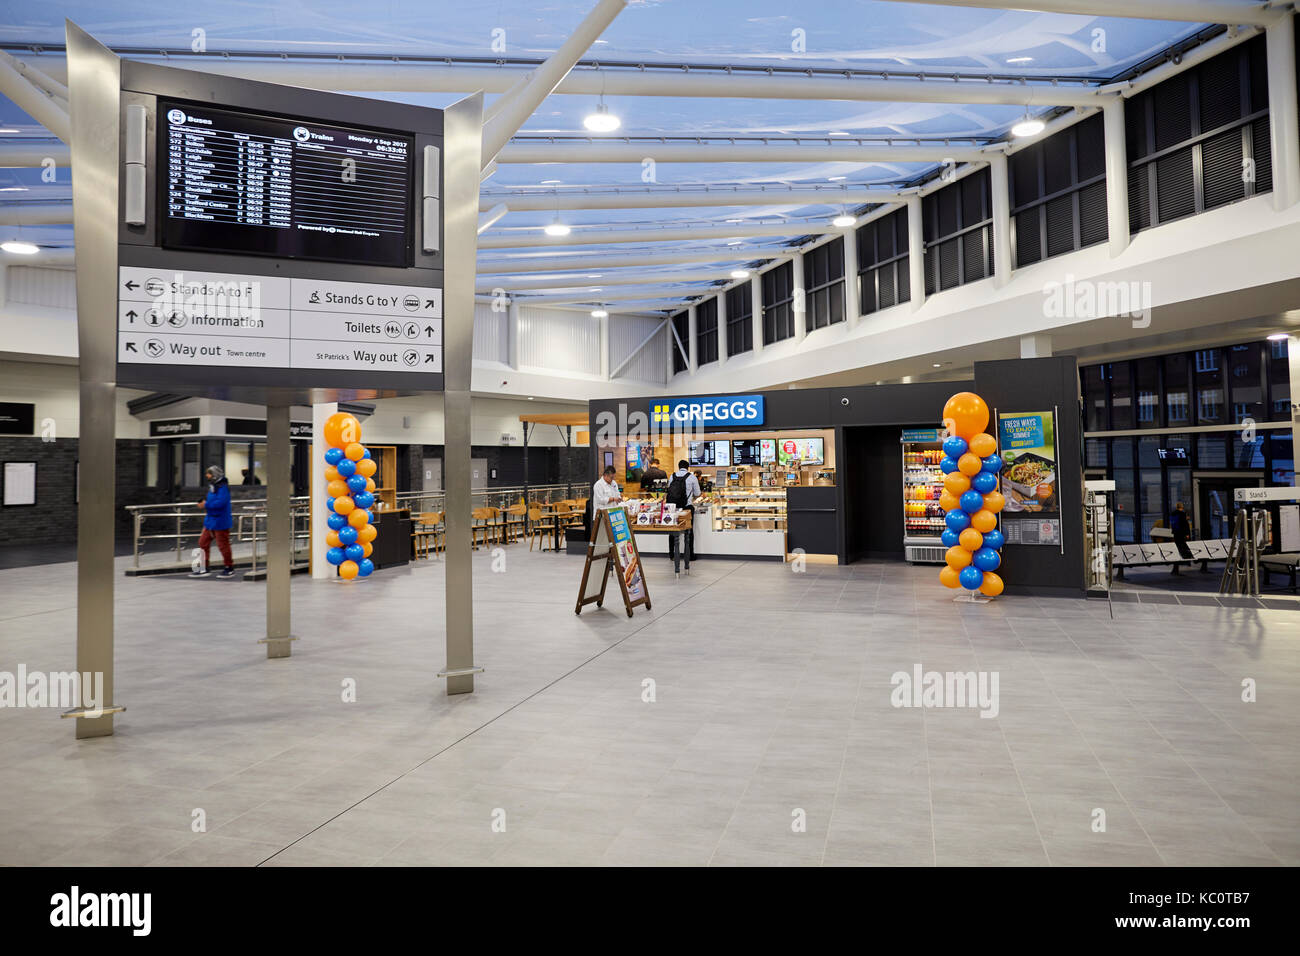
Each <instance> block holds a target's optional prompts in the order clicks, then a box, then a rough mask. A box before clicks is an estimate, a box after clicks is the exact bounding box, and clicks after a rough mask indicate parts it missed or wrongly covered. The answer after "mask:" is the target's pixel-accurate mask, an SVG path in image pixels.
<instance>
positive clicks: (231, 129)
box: [158, 99, 415, 268]
mask: <svg viewBox="0 0 1300 956" xmlns="http://www.w3.org/2000/svg"><path fill="white" fill-rule="evenodd" d="M414 154H415V139H414V137H413V136H410V135H408V134H403V133H393V132H386V131H380V130H367V129H355V128H350V127H343V126H333V125H327V124H322V123H317V122H315V121H313V120H307V119H293V118H287V117H280V116H269V115H264V114H258V113H246V112H235V111H233V110H224V109H214V108H212V107H208V106H202V105H197V104H192V103H176V102H170V101H166V100H161V99H160V100H159V101H158V180H159V190H160V207H161V215H160V220H161V223H162V244H163V246H165V247H168V248H173V249H198V250H205V251H210V252H232V253H239V254H243V255H259V256H275V257H277V258H285V259H322V260H328V261H334V262H353V263H360V264H366V265H379V266H393V267H395V268H405V267H407V266H409V265H410V264H411V250H412V247H413V242H412V235H413V228H412V219H411V206H410V200H409V197H410V196H411V195H412V191H413V171H414Z"/></svg>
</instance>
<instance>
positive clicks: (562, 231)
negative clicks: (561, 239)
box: [545, 222, 573, 236]
mask: <svg viewBox="0 0 1300 956" xmlns="http://www.w3.org/2000/svg"><path fill="white" fill-rule="evenodd" d="M545 231H546V234H547V235H548V236H567V235H568V234H569V233H570V232H572V231H573V230H572V229H570V228H569V227H568V226H566V225H565V224H564V223H562V222H553V223H551V224H550V225H549V226H547V227H546V230H545Z"/></svg>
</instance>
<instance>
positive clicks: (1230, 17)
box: [887, 0, 1291, 26]
mask: <svg viewBox="0 0 1300 956" xmlns="http://www.w3.org/2000/svg"><path fill="white" fill-rule="evenodd" d="M887 2H890V3H930V4H934V5H936V6H944V7H979V8H982V9H992V10H1005V9H1007V8H1008V7H1013V8H1014V9H1016V10H1028V11H1031V12H1034V13H1073V14H1078V15H1080V16H1090V17H1125V18H1134V19H1138V20H1176V21H1178V22H1181V23H1226V24H1240V23H1249V24H1252V25H1255V26H1263V25H1265V24H1267V23H1268V22H1269V21H1270V20H1272V19H1275V18H1276V17H1278V16H1281V15H1282V13H1283V12H1284V11H1285V10H1286V9H1288V8H1289V7H1290V6H1291V4H1290V3H1289V2H1287V3H1268V2H1258V0H1240V2H1238V0H1137V2H1135V0H1013V2H1011V3H1008V0H887Z"/></svg>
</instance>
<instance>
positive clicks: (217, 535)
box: [190, 465, 235, 578]
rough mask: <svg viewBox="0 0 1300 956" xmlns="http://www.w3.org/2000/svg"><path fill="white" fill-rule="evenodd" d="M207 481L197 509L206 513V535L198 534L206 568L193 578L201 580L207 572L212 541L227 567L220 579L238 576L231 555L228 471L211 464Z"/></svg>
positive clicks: (204, 527)
mask: <svg viewBox="0 0 1300 956" xmlns="http://www.w3.org/2000/svg"><path fill="white" fill-rule="evenodd" d="M204 477H205V478H207V479H208V494H207V497H205V498H204V499H203V500H202V501H200V502H198V507H199V508H200V509H202V511H203V533H202V534H201V535H199V550H201V551H202V552H203V569H202V570H201V571H195V572H194V573H193V574H191V575H190V576H191V577H195V578H199V577H203V576H204V575H205V574H207V573H208V549H209V548H210V547H211V546H212V542H213V540H215V541H216V542H217V549H218V550H219V551H220V552H221V560H222V561H223V562H224V563H225V568H223V569H222V571H221V575H220V576H221V577H223V578H229V577H233V576H234V574H235V560H234V558H232V557H231V555H230V526H231V525H232V524H233V523H234V519H233V518H232V516H231V513H230V482H229V481H228V480H227V479H226V475H225V472H223V471H222V470H221V468H220V467H219V466H217V465H209V466H208V470H207V471H206V472H205V473H204Z"/></svg>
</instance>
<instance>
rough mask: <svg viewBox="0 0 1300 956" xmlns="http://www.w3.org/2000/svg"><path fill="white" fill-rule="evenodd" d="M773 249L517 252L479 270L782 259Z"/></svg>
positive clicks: (597, 268)
mask: <svg viewBox="0 0 1300 956" xmlns="http://www.w3.org/2000/svg"><path fill="white" fill-rule="evenodd" d="M788 257H789V256H788V254H782V253H781V252H778V251H776V250H773V249H754V248H745V247H743V246H734V247H728V248H725V249H708V250H702V251H698V252H656V253H647V254H644V255H630V256H602V255H588V256H557V257H554V258H547V257H545V256H535V257H530V256H520V257H518V258H511V259H479V260H478V273H479V275H480V276H482V275H491V274H500V275H512V274H515V273H521V272H573V271H577V270H591V271H600V270H604V269H619V268H626V267H637V268H639V267H641V266H660V265H675V264H679V263H684V262H752V261H753V260H755V259H763V260H767V259H785V258H788Z"/></svg>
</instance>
